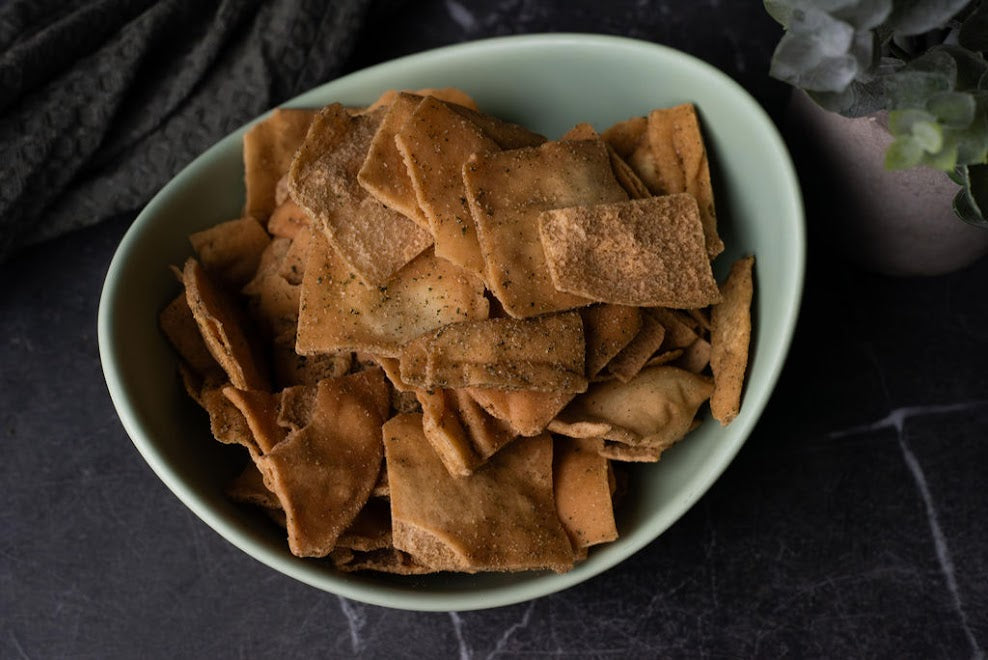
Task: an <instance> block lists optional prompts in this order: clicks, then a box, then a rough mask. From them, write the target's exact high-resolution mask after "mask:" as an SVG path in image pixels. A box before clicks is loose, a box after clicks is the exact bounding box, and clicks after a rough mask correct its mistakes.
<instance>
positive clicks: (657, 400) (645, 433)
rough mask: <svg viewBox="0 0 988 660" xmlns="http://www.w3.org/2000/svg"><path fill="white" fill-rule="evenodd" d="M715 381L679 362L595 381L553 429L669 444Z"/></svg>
mask: <svg viewBox="0 0 988 660" xmlns="http://www.w3.org/2000/svg"><path fill="white" fill-rule="evenodd" d="M712 391H713V384H712V383H711V382H710V381H709V380H708V379H706V378H704V377H702V376H698V375H696V374H693V373H690V372H688V371H684V370H682V369H677V368H676V367H670V366H661V367H651V368H648V369H645V370H644V371H642V372H640V373H639V374H638V375H637V376H636V377H635V378H633V379H632V380H630V381H629V382H627V383H621V382H619V381H610V382H606V383H599V384H595V385H593V386H591V387H590V389H589V390H588V391H587V393H586V394H584V395H582V396H580V397H577V398H576V399H574V401H573V403H571V404H570V405H569V406H567V408H566V409H565V410H564V411H563V412H562V413H560V415H559V417H558V418H556V420H554V421H553V422H551V423H550V424H549V430H550V431H552V432H554V433H560V434H562V435H571V436H572V437H602V438H604V439H606V440H612V441H616V442H623V443H625V444H628V445H632V446H635V447H640V446H647V447H653V448H656V449H661V450H665V449H667V448H668V447H670V446H671V445H672V444H674V443H675V442H677V441H679V440H680V439H682V437H683V436H685V435H686V433H687V432H688V431H689V430H690V426H691V424H692V423H693V418H694V417H695V416H696V411H697V409H698V408H699V407H700V405H701V404H702V403H703V402H704V401H706V400H707V399H708V398H709V397H710V393H711V392H712Z"/></svg>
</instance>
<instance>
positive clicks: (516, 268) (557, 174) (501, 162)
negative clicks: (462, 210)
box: [463, 140, 628, 318]
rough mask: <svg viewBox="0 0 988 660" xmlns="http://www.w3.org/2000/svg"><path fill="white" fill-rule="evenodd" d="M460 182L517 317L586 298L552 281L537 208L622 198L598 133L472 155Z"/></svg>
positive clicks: (497, 282)
mask: <svg viewBox="0 0 988 660" xmlns="http://www.w3.org/2000/svg"><path fill="white" fill-rule="evenodd" d="M463 181H464V184H465V185H466V191H467V200H468V201H469V204H470V211H471V213H472V214H473V218H474V222H475V223H476V225H477V238H478V240H479V243H480V250H481V253H482V254H483V256H484V264H485V269H486V270H485V272H486V280H487V285H488V287H489V288H490V289H491V291H492V292H493V293H494V295H495V296H497V298H498V300H500V301H501V304H502V306H503V307H504V309H505V311H506V312H507V313H508V314H510V315H511V316H513V317H515V318H527V317H530V316H537V315H539V314H544V313H546V312H552V311H559V310H564V309H571V308H573V307H582V306H584V305H588V304H590V300H589V299H587V298H585V297H583V296H578V295H574V294H572V293H566V292H563V291H559V290H558V289H557V287H556V286H555V285H554V284H553V279H552V277H551V276H550V274H549V268H548V265H547V263H546V255H545V252H544V251H543V249H542V244H541V241H540V240H539V223H538V217H539V214H540V213H542V212H543V211H548V210H551V209H558V208H566V207H570V206H577V205H594V204H606V203H609V202H619V201H623V200H627V198H628V195H627V193H625V192H624V189H623V188H621V186H620V184H618V182H617V181H616V180H615V179H614V175H613V174H612V173H611V166H610V160H609V158H608V155H607V149H606V148H605V147H604V145H603V143H601V142H600V141H597V140H580V141H564V142H547V143H545V144H543V145H542V146H539V147H529V148H525V149H515V150H512V151H502V152H497V153H488V154H475V155H474V156H473V157H471V159H470V161H469V162H468V163H467V164H466V165H464V167H463Z"/></svg>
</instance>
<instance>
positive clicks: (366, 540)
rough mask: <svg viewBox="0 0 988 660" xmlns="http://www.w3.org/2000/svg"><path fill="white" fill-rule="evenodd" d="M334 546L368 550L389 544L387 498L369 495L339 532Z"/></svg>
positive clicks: (389, 518) (389, 512)
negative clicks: (352, 518) (354, 515)
mask: <svg viewBox="0 0 988 660" xmlns="http://www.w3.org/2000/svg"><path fill="white" fill-rule="evenodd" d="M336 547H338V548H347V549H348V550H359V551H361V552H370V551H371V550H380V549H382V548H390V547H392V546H391V505H390V504H389V503H388V502H387V500H384V499H381V498H379V497H371V498H370V499H369V500H367V504H365V505H364V508H363V509H361V510H360V513H358V514H357V517H356V518H354V520H353V522H352V523H350V526H349V527H347V529H346V531H344V532H343V533H342V534H340V538H339V539H337V541H336Z"/></svg>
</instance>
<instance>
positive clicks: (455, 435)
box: [416, 390, 516, 476]
mask: <svg viewBox="0 0 988 660" xmlns="http://www.w3.org/2000/svg"><path fill="white" fill-rule="evenodd" d="M416 397H417V398H418V401H419V403H420V404H421V405H422V414H423V417H422V429H423V431H424V432H425V437H426V439H427V440H428V441H429V444H431V445H432V448H433V449H434V450H435V451H436V454H437V455H438V456H439V459H440V460H441V461H442V462H443V465H445V466H446V469H447V470H449V473H450V474H452V475H454V476H466V475H469V474H471V473H472V472H473V471H474V470H476V469H477V468H478V467H479V466H480V465H482V464H483V463H484V462H485V461H486V460H487V459H488V458H489V457H490V456H492V455H493V454H494V453H495V452H497V450H498V449H500V448H501V447H503V446H504V445H506V444H508V443H509V442H511V441H512V440H514V438H515V435H516V434H514V433H512V432H511V429H510V428H508V426H507V424H505V423H504V422H502V421H500V420H498V419H497V418H495V417H492V416H491V415H489V414H488V413H487V412H485V411H484V409H483V408H481V407H480V405H478V404H477V402H476V401H474V400H473V399H472V398H471V397H470V395H469V394H467V393H466V392H464V391H462V390H432V391H426V390H417V391H416Z"/></svg>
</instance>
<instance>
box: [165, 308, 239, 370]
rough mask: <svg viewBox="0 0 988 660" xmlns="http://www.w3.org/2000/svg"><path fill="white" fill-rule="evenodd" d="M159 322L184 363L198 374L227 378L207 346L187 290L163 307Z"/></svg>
mask: <svg viewBox="0 0 988 660" xmlns="http://www.w3.org/2000/svg"><path fill="white" fill-rule="evenodd" d="M158 325H159V326H160V327H161V331H162V332H163V333H164V334H165V336H166V337H167V338H168V341H170V342H171V344H172V346H174V347H175V350H176V351H178V354H179V356H181V358H182V360H184V361H185V364H187V365H188V367H189V369H191V370H192V371H193V372H194V373H195V374H196V375H197V376H198V377H199V378H201V379H204V380H209V381H212V382H214V383H218V382H219V381H221V380H223V379H225V378H226V376H225V374H224V372H223V369H222V368H221V367H220V365H219V363H218V362H217V361H216V359H215V358H213V355H212V354H211V353H210V352H209V349H208V348H207V347H206V342H205V341H204V340H203V338H202V333H201V332H199V326H198V325H197V324H196V320H195V318H194V317H193V316H192V310H191V309H190V308H189V302H188V300H187V299H186V297H185V292H184V291H183V292H182V293H180V294H178V296H176V297H175V299H174V300H172V301H171V302H170V303H168V306H167V307H165V308H164V309H163V310H161V314H160V315H159V316H158Z"/></svg>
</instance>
